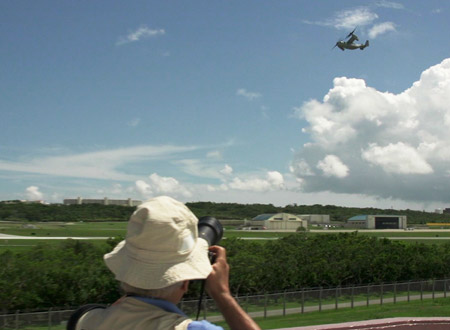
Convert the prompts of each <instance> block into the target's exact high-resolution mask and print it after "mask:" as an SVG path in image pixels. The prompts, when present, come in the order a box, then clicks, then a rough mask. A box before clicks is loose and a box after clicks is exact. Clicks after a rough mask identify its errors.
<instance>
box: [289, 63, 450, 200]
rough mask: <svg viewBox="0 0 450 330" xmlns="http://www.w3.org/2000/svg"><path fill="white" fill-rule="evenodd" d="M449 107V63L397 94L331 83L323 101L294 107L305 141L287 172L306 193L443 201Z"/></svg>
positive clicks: (349, 81)
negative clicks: (301, 121)
mask: <svg viewBox="0 0 450 330" xmlns="http://www.w3.org/2000/svg"><path fill="white" fill-rule="evenodd" d="M449 104H450V59H446V60H444V61H442V62H441V63H440V64H437V65H435V66H432V67H430V68H429V69H427V70H425V71H424V72H423V73H422V75H421V77H420V80H419V81H416V82H414V83H413V84H412V86H411V87H410V88H408V89H407V90H405V91H403V92H402V93H399V94H392V93H389V92H380V91H377V90H376V89H374V88H372V87H369V86H366V84H365V82H364V81H363V80H362V79H354V78H346V77H340V78H335V79H334V81H333V87H332V88H331V89H330V90H329V91H328V93H327V94H326V95H325V96H324V98H323V100H322V101H318V100H311V101H308V102H305V103H304V104H303V105H302V106H301V107H298V108H295V109H294V113H295V115H296V116H297V117H298V118H300V119H302V120H305V121H306V122H307V126H306V127H304V128H303V132H304V133H305V134H307V135H308V136H309V140H310V142H308V143H307V144H305V145H303V146H302V147H301V149H300V151H299V152H298V153H297V154H296V155H295V156H294V160H293V162H292V164H291V167H290V170H291V173H293V174H295V175H296V176H297V177H299V178H300V179H301V181H302V187H303V189H304V191H305V192H318V191H332V192H336V193H349V194H352V193H357V194H365V195H371V196H376V197H379V198H395V199H404V200H409V201H417V200H428V201H447V202H448V196H450V185H449V184H448V179H449V172H448V169H449V168H450V145H449V143H448V141H450V107H449V106H448V105H449ZM330 155H333V156H334V157H336V158H333V157H331V158H330Z"/></svg>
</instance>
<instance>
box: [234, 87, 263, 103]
mask: <svg viewBox="0 0 450 330" xmlns="http://www.w3.org/2000/svg"><path fill="white" fill-rule="evenodd" d="M236 95H238V96H243V97H245V98H246V99H247V100H249V101H253V100H255V99H257V98H260V97H261V94H260V93H256V92H249V91H247V90H246V89H244V88H241V89H238V90H237V92H236Z"/></svg>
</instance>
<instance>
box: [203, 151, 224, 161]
mask: <svg viewBox="0 0 450 330" xmlns="http://www.w3.org/2000/svg"><path fill="white" fill-rule="evenodd" d="M206 157H207V158H211V159H222V153H221V152H220V151H217V150H214V151H210V152H208V153H207V154H206Z"/></svg>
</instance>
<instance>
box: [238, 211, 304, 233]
mask: <svg viewBox="0 0 450 330" xmlns="http://www.w3.org/2000/svg"><path fill="white" fill-rule="evenodd" d="M246 225H247V226H250V227H251V228H254V229H268V230H297V228H299V227H303V228H305V229H307V228H308V222H307V221H306V220H303V219H302V218H300V217H299V216H297V215H294V214H289V213H276V214H260V215H258V216H256V217H254V218H253V219H252V220H250V221H247V224H246Z"/></svg>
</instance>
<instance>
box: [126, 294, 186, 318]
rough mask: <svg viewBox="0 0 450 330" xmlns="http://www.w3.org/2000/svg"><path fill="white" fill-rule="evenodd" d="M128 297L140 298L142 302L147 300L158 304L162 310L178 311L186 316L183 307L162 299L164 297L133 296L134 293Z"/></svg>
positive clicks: (148, 302)
mask: <svg viewBox="0 0 450 330" xmlns="http://www.w3.org/2000/svg"><path fill="white" fill-rule="evenodd" d="M127 297H131V298H135V299H137V300H140V301H142V302H145V303H147V304H150V305H153V306H156V307H159V308H161V309H162V310H164V311H166V312H169V313H176V314H179V315H182V316H186V317H187V315H186V314H184V313H183V312H182V311H181V309H179V308H178V307H177V306H176V305H175V304H172V303H171V302H170V301H167V300H162V299H156V298H148V297H140V296H133V295H127Z"/></svg>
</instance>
